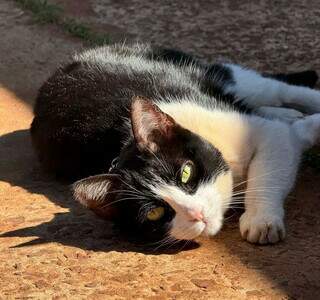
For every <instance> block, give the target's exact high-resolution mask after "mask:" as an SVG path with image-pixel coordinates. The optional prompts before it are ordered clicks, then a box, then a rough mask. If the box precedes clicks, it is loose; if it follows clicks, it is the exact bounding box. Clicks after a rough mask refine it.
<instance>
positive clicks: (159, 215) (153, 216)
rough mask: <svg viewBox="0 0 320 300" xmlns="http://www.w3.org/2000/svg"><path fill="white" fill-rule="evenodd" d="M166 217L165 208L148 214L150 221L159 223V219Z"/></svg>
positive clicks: (156, 209) (159, 208)
mask: <svg viewBox="0 0 320 300" xmlns="http://www.w3.org/2000/svg"><path fill="white" fill-rule="evenodd" d="M163 215H164V207H162V206H159V207H156V208H153V209H151V210H150V211H149V212H148V213H147V219H148V220H149V221H158V220H159V219H161V218H162V217H163Z"/></svg>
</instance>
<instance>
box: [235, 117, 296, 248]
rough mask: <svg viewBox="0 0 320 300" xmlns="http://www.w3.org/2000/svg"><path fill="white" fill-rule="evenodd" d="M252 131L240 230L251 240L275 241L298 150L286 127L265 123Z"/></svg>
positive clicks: (282, 232) (282, 230)
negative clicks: (251, 154) (253, 146)
mask: <svg viewBox="0 0 320 300" xmlns="http://www.w3.org/2000/svg"><path fill="white" fill-rule="evenodd" d="M266 124H267V125H266V127H265V128H263V129H260V130H257V131H256V133H255V134H256V137H255V139H257V142H258V146H257V149H256V154H255V156H254V157H253V159H252V161H251V163H250V166H249V169H248V177H247V188H246V194H245V212H244V213H243V215H242V216H241V218H240V232H241V235H242V237H243V238H244V239H246V240H248V241H249V242H251V243H260V244H266V243H276V242H278V241H279V240H281V239H283V238H284V237H285V227H284V222H283V220H284V208H283V202H284V199H285V197H286V196H287V194H288V193H289V191H290V189H291V188H292V185H293V183H294V180H295V176H296V172H297V169H298V165H299V157H300V154H301V149H300V148H299V144H298V142H297V145H296V147H295V146H293V145H292V141H291V134H290V127H289V125H286V124H284V123H282V124H281V123H280V122H276V121H275V122H267V123H266Z"/></svg>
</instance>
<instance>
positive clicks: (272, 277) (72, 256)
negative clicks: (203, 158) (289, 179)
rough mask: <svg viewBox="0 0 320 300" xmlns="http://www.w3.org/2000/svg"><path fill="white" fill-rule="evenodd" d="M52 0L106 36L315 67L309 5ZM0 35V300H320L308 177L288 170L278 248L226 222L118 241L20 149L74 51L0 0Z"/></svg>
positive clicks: (318, 235)
mask: <svg viewBox="0 0 320 300" xmlns="http://www.w3.org/2000/svg"><path fill="white" fill-rule="evenodd" d="M56 2H59V3H63V4H64V6H65V8H66V9H67V13H68V14H70V15H74V16H77V17H79V18H82V19H85V20H87V21H88V22H90V23H91V24H92V25H93V26H95V27H96V28H97V29H99V30H107V31H109V32H110V34H111V36H112V38H113V39H114V40H120V39H121V38H122V37H123V36H125V37H127V38H128V39H129V40H133V39H140V40H146V41H148V40H149V41H151V42H157V43H158V44H162V45H166V46H175V47H179V48H182V49H187V50H188V51H189V52H193V53H197V54H198V55H200V56H201V57H205V58H207V59H213V58H214V57H216V58H226V57H228V58H230V59H233V60H237V61H240V62H242V63H245V64H247V65H248V66H251V67H256V68H259V69H263V70H265V71H267V70H274V71H280V70H295V69H300V70H301V69H305V68H310V67H312V68H315V69H317V70H320V60H319V58H318V57H319V50H320V26H319V25H320V24H319V23H320V3H319V2H318V1H316V0H313V1H307V0H301V1H295V0H294V1H256V2H255V4H252V3H251V2H253V1H211V2H209V1H204V0H203V1H191V0H190V1H189V0H185V1H179V2H178V1H160V0H155V1H145V0H144V1H142V0H139V1H138V0H135V1H116V0H113V1H111V0H104V1H103V0H92V1H90V2H88V1H81V2H80V1H75V0H68V1H61V0H56ZM267 2H268V3H269V4H268V5H267V4H266V3H267ZM79 3H80V4H79ZM178 3H179V4H178ZM0 32H1V42H0V201H1V202H0V203H1V204H0V233H1V237H0V299H66V298H68V299H131V298H136V299H317V298H318V299H319V298H320V254H319V253H320V218H319V215H320V202H319V200H320V199H319V195H320V186H319V184H318V183H319V179H320V175H317V174H315V173H314V172H313V171H312V170H311V169H305V170H303V172H301V174H300V175H299V178H298V183H297V186H296V188H295V190H294V191H293V192H292V194H291V196H290V197H289V198H290V199H289V200H290V201H289V203H288V214H287V227H288V238H287V239H286V241H285V242H283V243H280V244H278V245H275V246H264V247H262V246H254V245H250V244H248V243H246V242H244V241H242V240H241V238H240V235H239V232H238V225H237V219H238V215H236V216H233V217H232V218H231V219H229V220H228V221H227V222H226V226H225V228H224V229H223V231H222V232H221V233H220V234H218V235H217V236H216V238H215V239H212V240H205V239H203V240H198V242H199V245H194V246H193V247H190V248H189V249H187V250H183V251H178V250H179V248H177V249H168V251H166V252H154V253H152V252H151V253H150V252H148V251H146V249H143V248H139V247H135V246H133V245H130V244H128V243H126V242H125V241H122V240H121V238H120V237H118V236H117V234H116V232H114V231H113V230H112V226H111V224H108V223H105V222H103V221H102V220H99V219H97V218H96V217H95V216H93V215H92V214H91V213H90V212H87V211H85V210H84V209H82V208H81V207H80V206H79V205H77V204H76V203H74V202H73V201H72V199H71V197H70V194H69V192H68V187H67V186H63V185H61V184H59V183H56V182H54V181H53V180H51V179H50V178H49V177H48V176H46V175H44V174H42V173H41V172H40V170H39V166H38V164H37V162H36V160H35V158H34V156H33V153H32V149H31V145H30V140H29V133H28V127H29V125H30V122H31V120H32V104H33V101H34V97H35V95H36V91H37V89H38V87H39V86H40V85H41V82H43V80H45V78H46V77H47V76H48V75H49V74H50V72H51V71H52V70H54V69H55V67H56V66H57V65H58V64H59V63H60V62H62V61H64V60H67V59H68V57H69V55H70V54H71V53H73V51H75V50H79V49H81V48H82V47H83V45H82V44H81V42H79V41H77V40H74V39H71V38H70V37H68V36H65V35H64V34H63V33H62V32H60V30H58V29H56V28H54V27H50V26H49V27H48V26H45V27H41V26H39V25H34V24H33V23H32V22H31V19H30V16H28V14H25V13H23V12H22V11H21V10H20V9H18V8H16V6H15V5H14V4H13V2H10V1H1V2H0Z"/></svg>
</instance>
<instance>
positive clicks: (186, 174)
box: [181, 162, 193, 183]
mask: <svg viewBox="0 0 320 300" xmlns="http://www.w3.org/2000/svg"><path fill="white" fill-rule="evenodd" d="M192 172H193V165H192V163H191V162H187V163H185V164H184V166H183V168H182V172H181V182H182V183H188V181H189V180H190V179H191V177H192Z"/></svg>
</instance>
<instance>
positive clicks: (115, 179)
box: [31, 44, 320, 244]
mask: <svg viewBox="0 0 320 300" xmlns="http://www.w3.org/2000/svg"><path fill="white" fill-rule="evenodd" d="M317 79H318V76H317V73H316V72H315V71H304V72H299V73H292V74H275V75H272V74H259V73H257V72H256V71H253V70H250V69H247V68H244V67H241V66H238V65H235V64H230V63H215V64H207V63H204V62H202V61H200V60H199V59H197V58H195V57H193V56H191V55H189V54H187V53H184V52H182V51H178V50H172V49H163V48H158V47H152V46H150V45H146V44H134V45H112V46H103V47H100V48H95V49H90V50H86V51H84V52H83V53H80V54H76V55H75V56H74V57H73V60H72V61H71V62H70V63H68V64H66V65H65V66H63V67H60V68H58V70H57V71H56V72H55V73H54V74H53V75H52V76H51V77H50V78H49V79H48V80H47V81H46V82H45V83H44V84H43V86H42V87H41V88H40V90H39V94H38V97H37V99H36V104H35V108H34V120H33V122H32V125H31V136H32V141H33V145H34V148H35V151H36V152H37V154H38V157H39V159H40V161H41V162H42V164H43V166H44V167H45V169H46V170H48V171H50V172H53V173H55V174H56V175H57V176H59V177H63V178H72V179H73V180H76V179H78V181H76V182H75V183H74V184H73V195H74V198H75V199H76V200H77V201H79V202H80V203H81V204H83V205H84V206H86V207H88V208H89V209H91V210H92V211H94V212H95V213H96V214H97V215H99V216H101V217H103V218H105V219H108V220H112V221H114V223H115V224H116V225H118V227H119V228H120V229H121V230H122V231H123V232H124V233H127V234H129V235H130V236H134V237H136V238H137V239H139V240H140V241H143V242H145V243H147V242H151V241H153V242H158V243H162V244H168V243H169V244H170V243H172V242H174V241H176V240H192V239H195V238H196V237H198V236H200V235H205V236H214V235H215V234H216V233H217V232H219V230H220V229H221V227H222V224H223V219H224V214H225V212H226V211H227V209H228V208H229V207H237V206H238V205H240V204H243V203H244V206H245V212H244V213H243V214H242V216H241V218H240V233H241V236H242V237H243V239H245V240H247V241H249V242H251V243H259V244H266V243H276V242H278V241H280V240H282V239H284V237H285V226H284V208H283V203H284V200H285V198H286V196H287V194H288V193H289V191H290V190H291V188H292V186H293V184H294V181H295V177H296V173H297V169H298V165H299V162H300V158H301V155H302V153H303V151H304V150H306V149H308V148H310V147H312V146H313V145H314V144H316V143H317V142H318V139H319V136H320V93H319V92H318V91H316V90H314V89H312V88H313V87H314V86H315V84H316V82H317ZM87 176H89V177H87ZM244 185H246V187H245V189H243V186H244ZM237 187H242V190H240V191H237ZM244 192H245V194H244V195H243V193H244Z"/></svg>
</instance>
